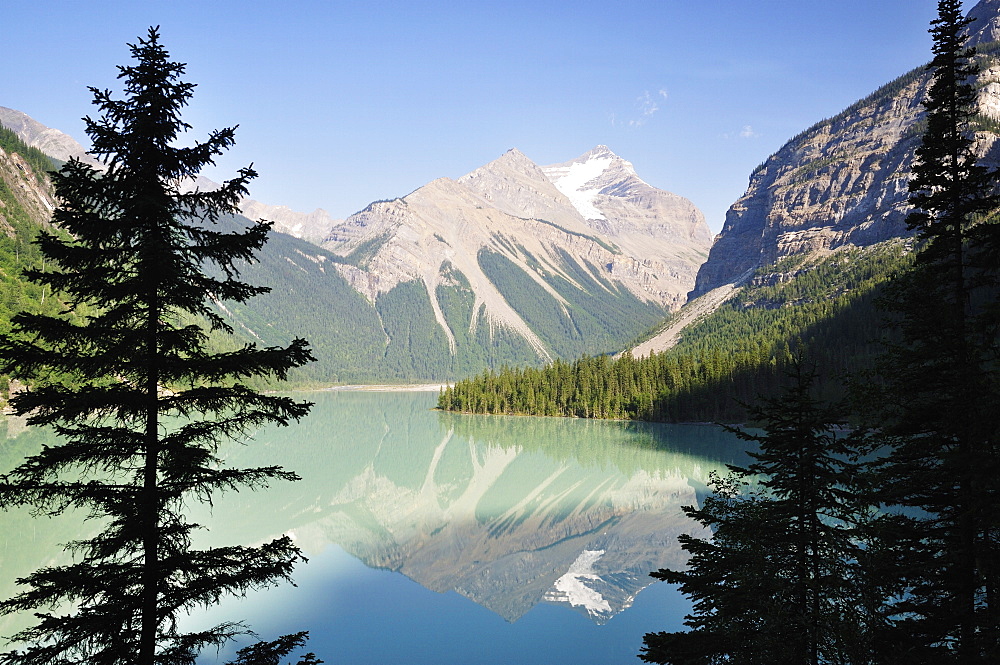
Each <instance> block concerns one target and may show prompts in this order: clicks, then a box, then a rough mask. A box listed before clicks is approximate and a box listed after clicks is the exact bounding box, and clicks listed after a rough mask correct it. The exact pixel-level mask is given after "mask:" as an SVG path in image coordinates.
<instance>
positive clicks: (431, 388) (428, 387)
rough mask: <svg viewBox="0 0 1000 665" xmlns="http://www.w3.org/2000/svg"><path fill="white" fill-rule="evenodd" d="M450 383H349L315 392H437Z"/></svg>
mask: <svg viewBox="0 0 1000 665" xmlns="http://www.w3.org/2000/svg"><path fill="white" fill-rule="evenodd" d="M450 385H451V384H450V383H406V384H392V383H384V384H365V383H358V384H350V385H344V386H330V387H328V388H320V389H318V391H317V392H331V391H348V390H350V391H368V392H438V391H440V390H441V389H442V388H447V387H449V386H450Z"/></svg>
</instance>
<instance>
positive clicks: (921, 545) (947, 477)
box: [876, 0, 1000, 663]
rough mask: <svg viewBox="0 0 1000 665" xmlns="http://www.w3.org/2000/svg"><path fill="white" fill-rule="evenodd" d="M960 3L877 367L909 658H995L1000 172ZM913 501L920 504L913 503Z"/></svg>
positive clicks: (937, 57)
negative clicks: (915, 241) (900, 547)
mask: <svg viewBox="0 0 1000 665" xmlns="http://www.w3.org/2000/svg"><path fill="white" fill-rule="evenodd" d="M969 22H970V19H968V18H963V16H962V13H961V3H960V2H958V1H957V0H941V1H940V2H939V3H938V18H937V19H936V20H935V21H933V22H932V24H931V25H932V29H931V34H932V35H933V37H934V59H933V61H932V62H931V64H930V67H931V69H932V71H933V78H932V83H931V86H930V89H929V91H928V95H927V99H926V101H925V108H926V110H927V130H926V133H925V134H924V136H923V144H922V146H921V147H920V148H919V150H918V152H917V162H916V164H915V165H914V169H913V173H914V175H913V179H912V180H911V183H910V190H911V192H912V196H911V203H912V204H913V205H914V207H915V208H916V211H915V212H914V213H913V214H912V215H911V216H910V218H909V219H908V222H909V224H910V226H911V228H914V229H916V230H917V231H918V237H919V239H920V241H921V250H920V253H919V254H918V257H917V260H916V267H915V270H914V271H913V272H912V273H911V274H910V275H908V276H906V277H905V278H904V279H902V280H900V281H899V282H898V286H897V287H896V288H895V289H894V292H893V293H892V294H891V295H892V297H891V299H889V301H888V303H889V305H888V307H889V310H890V312H891V313H892V314H893V315H894V316H895V317H896V327H897V329H898V331H899V342H898V343H897V344H895V345H893V346H892V347H891V348H890V349H889V352H888V353H887V355H886V357H885V360H884V362H883V365H882V367H881V368H880V369H881V373H882V375H883V376H884V377H885V382H886V388H885V391H884V392H883V393H882V394H881V395H880V397H879V399H878V400H877V403H878V404H879V405H881V406H882V408H881V409H879V410H878V412H877V413H876V419H877V420H876V423H877V424H878V426H879V427H880V430H881V432H882V436H881V437H880V438H879V439H878V440H877V442H878V443H879V444H881V445H883V446H888V447H889V448H890V450H891V453H890V454H889V455H888V458H887V460H886V462H885V464H884V465H883V467H882V475H881V482H882V486H883V490H884V496H883V498H884V499H885V500H886V501H887V502H888V503H890V504H893V505H895V506H899V507H902V508H904V509H908V512H907V510H904V511H903V513H904V514H906V515H908V516H904V515H903V514H901V515H900V516H898V517H897V518H896V519H895V524H896V526H897V532H896V533H895V535H894V536H893V537H894V538H897V539H899V541H900V542H905V543H908V547H907V548H906V550H905V551H904V555H905V556H903V558H902V560H901V562H900V563H901V568H900V570H899V575H900V578H901V580H902V581H903V587H902V588H901V590H900V592H901V593H900V600H899V602H898V603H897V604H896V606H895V610H894V612H895V613H894V615H893V619H894V620H895V621H896V622H897V626H898V627H899V629H900V630H899V634H898V635H897V639H898V643H899V645H900V647H899V653H900V661H899V662H906V663H924V662H935V663H945V662H958V663H996V662H1000V641H998V638H1000V636H998V622H1000V598H998V595H997V594H998V593H1000V585H998V583H1000V577H998V564H1000V560H998V548H997V538H998V529H997V514H998V511H1000V505H998V498H1000V494H998V490H997V487H996V478H997V474H998V473H1000V468H998V461H1000V458H998V456H1000V448H998V445H1000V376H998V374H997V370H998V366H997V342H998V333H1000V327H998V326H997V321H996V317H995V315H994V314H995V308H996V302H997V281H996V278H997V273H996V271H997V268H998V262H997V253H996V251H997V244H996V224H995V223H990V222H989V221H984V220H983V216H984V214H985V213H987V212H989V211H991V210H993V209H995V208H996V207H997V203H998V200H997V198H996V196H995V187H996V182H997V175H996V173H993V172H989V171H987V170H986V169H985V168H983V167H982V166H981V165H979V164H978V163H977V155H976V150H975V137H974V134H973V133H972V129H971V127H970V120H971V119H972V118H973V116H974V114H975V113H976V110H977V107H976V90H975V87H974V84H975V79H974V77H975V74H976V73H977V71H978V69H977V67H976V65H975V62H974V60H973V58H974V55H975V50H974V49H972V48H967V47H966V41H967V37H966V26H967V25H968V24H969ZM913 509H916V510H915V511H914V510H913Z"/></svg>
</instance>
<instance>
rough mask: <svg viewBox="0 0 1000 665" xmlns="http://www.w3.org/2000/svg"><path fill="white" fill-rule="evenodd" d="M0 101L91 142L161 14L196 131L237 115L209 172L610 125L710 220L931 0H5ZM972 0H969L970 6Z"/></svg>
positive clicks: (300, 184)
mask: <svg viewBox="0 0 1000 665" xmlns="http://www.w3.org/2000/svg"><path fill="white" fill-rule="evenodd" d="M3 4H4V7H3V11H2V21H3V28H2V30H0V45H2V51H3V54H4V63H3V67H2V69H0V72H2V73H0V106H7V107H10V108H15V109H18V110H20V111H24V112H25V113H27V114H29V115H31V116H32V117H34V118H35V119H36V120H38V121H39V122H42V123H43V124H46V125H48V126H50V127H55V128H57V129H60V130H62V131H64V132H66V133H68V134H71V135H73V136H74V137H75V138H77V139H78V140H80V141H81V142H82V143H84V144H85V145H87V141H86V136H85V135H84V133H83V124H82V122H81V121H80V118H81V117H82V116H84V115H86V114H90V113H92V112H93V111H92V109H93V107H92V106H91V104H90V99H91V97H90V93H89V92H88V91H87V86H97V87H111V88H112V89H117V88H116V80H115V75H116V73H117V70H116V69H115V65H118V64H123V63H125V62H127V61H128V58H129V52H128V48H127V46H126V43H128V42H134V40H135V38H136V37H137V36H138V35H141V34H145V31H146V28H147V27H148V26H150V25H160V26H161V33H162V41H163V43H164V44H165V45H166V46H167V48H168V49H169V50H170V52H171V54H172V56H173V57H174V58H175V59H176V60H179V61H181V62H186V63H188V75H187V77H186V78H187V80H189V81H192V82H195V83H197V84H198V88H197V89H196V90H195V97H194V101H193V103H192V105H191V106H190V107H189V109H188V111H187V113H186V115H185V119H186V120H187V121H188V122H190V123H191V124H193V125H194V134H193V136H194V137H197V138H201V137H204V136H205V135H206V133H207V132H208V131H209V130H211V129H214V128H217V127H222V126H228V125H233V124H239V125H240V129H239V132H238V134H237V145H236V147H235V148H234V149H233V150H231V151H230V153H229V154H228V155H226V156H225V157H224V158H223V159H221V160H220V162H219V168H218V169H216V170H214V171H213V172H211V173H207V174H206V175H208V176H209V177H212V178H213V179H216V180H220V179H224V178H225V177H228V176H230V175H232V174H233V172H234V171H235V169H236V168H238V167H239V166H242V165H245V164H247V163H249V162H253V163H254V165H255V167H256V168H257V170H258V171H259V172H260V177H259V179H258V180H257V181H255V183H254V184H253V186H252V188H251V196H253V198H256V199H258V200H260V201H263V202H265V203H271V204H282V205H287V206H289V207H291V208H293V209H295V210H302V211H309V210H312V209H314V208H324V209H326V210H327V211H328V212H330V213H331V214H332V215H334V216H338V217H343V216H347V215H349V214H351V213H352V212H355V211H357V210H360V209H361V208H363V207H364V206H365V205H367V204H368V203H369V202H370V201H372V200H376V199H383V198H393V197H396V196H403V195H405V194H407V193H409V192H410V191H412V190H414V189H416V188H417V187H420V186H421V185H423V184H425V183H426V182H429V181H430V180H433V179H435V178H438V177H450V178H457V177H459V176H461V175H463V174H465V173H467V172H469V171H471V170H473V169H475V168H477V167H479V166H481V165H483V164H485V163H487V162H489V161H491V160H492V159H495V158H496V157H499V156H500V155H501V154H503V153H504V152H505V151H506V150H508V149H509V148H513V147H516V148H518V149H519V150H521V151H522V152H523V153H525V154H526V155H527V156H528V157H530V158H531V159H533V160H534V161H535V162H536V163H538V164H541V165H544V164H550V163H555V162H561V161H566V160H568V159H572V158H574V157H576V156H578V155H580V154H582V153H584V152H586V151H587V150H589V149H590V148H592V147H593V146H595V145H597V144H606V145H608V146H609V147H611V149H612V150H614V151H615V152H617V153H618V154H619V155H621V156H622V157H624V158H626V159H628V160H630V161H631V162H632V163H633V164H634V165H635V168H636V171H637V172H638V174H639V175H640V176H641V177H642V178H643V179H644V180H646V181H647V182H649V183H650V184H652V185H654V186H657V187H660V188H663V189H666V190H669V191H672V192H675V193H677V194H680V195H682V196H686V197H688V198H690V199H691V200H692V201H693V202H694V203H695V204H696V205H697V206H698V207H699V208H701V209H702V211H703V212H704V213H705V215H706V218H707V219H708V222H709V225H710V226H711V228H712V230H713V231H718V230H719V229H720V228H721V226H722V222H723V220H724V215H725V211H726V209H727V208H728V207H729V205H730V204H732V203H733V202H734V201H735V200H736V199H737V198H738V197H739V196H740V195H741V194H742V193H743V191H744V190H745V189H746V185H747V178H748V176H749V174H750V171H751V170H752V169H753V168H754V167H755V166H756V165H757V164H758V163H760V162H761V161H763V160H764V159H766V158H767V157H768V155H770V154H771V153H773V152H774V151H775V150H777V149H778V148H780V147H781V145H782V144H783V143H784V142H785V141H787V140H788V139H789V138H791V137H792V136H794V135H795V134H797V133H798V132H799V131H801V130H803V129H805V128H806V127H808V126H810V125H811V124H813V123H814V122H816V121H818V120H821V119H823V118H825V117H828V116H831V115H834V114H836V113H837V112H839V111H840V110H842V109H843V108H844V107H846V106H848V105H850V104H851V103H852V102H854V101H855V100H857V99H859V98H861V97H863V96H865V95H867V94H868V93H870V92H871V91H873V90H874V89H875V88H877V87H879V86H880V85H882V84H884V83H887V82H888V81H890V80H892V79H893V78H895V77H896V76H899V75H900V74H903V73H904V72H906V71H908V70H910V69H912V68H913V67H916V66H919V65H921V64H923V63H925V62H926V61H927V60H929V58H930V37H929V35H928V34H927V27H928V23H929V21H930V20H931V19H932V18H933V17H934V15H935V12H936V6H937V3H936V2H935V0H837V1H836V2H831V1H814V0H757V1H756V2H748V1H746V0H744V1H736V0H644V1H638V0H605V1H603V2H591V1H589V0H575V1H573V2H569V1H562V0H560V1H549V0H530V1H526V2H521V1H519V0H518V1H511V2H504V1H502V0H496V1H493V2H480V1H478V0H464V1H463V2H441V1H424V0H408V1H405V2H402V1H400V2H396V1H388V0H366V1H357V2H355V1H338V0H326V1H322V2H320V1H314V0H284V1H283V2H280V3H279V2H277V1H276V0H269V1H266V2H264V1H255V0H243V1H241V2H235V1H232V0H199V1H197V2H193V1H189V0H169V1H161V0H130V1H128V2H126V1H108V0H87V1H86V2H81V1H80V0H46V2H38V0H5V2H4V3H3ZM973 4H974V3H972V2H971V1H967V2H966V3H965V7H966V9H969V8H971V6H972V5H973Z"/></svg>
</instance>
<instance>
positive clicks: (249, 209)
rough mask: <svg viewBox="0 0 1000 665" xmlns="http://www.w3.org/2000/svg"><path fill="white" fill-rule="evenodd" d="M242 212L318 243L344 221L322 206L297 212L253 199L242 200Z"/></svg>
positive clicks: (279, 229)
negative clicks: (309, 210) (332, 215)
mask: <svg viewBox="0 0 1000 665" xmlns="http://www.w3.org/2000/svg"><path fill="white" fill-rule="evenodd" d="M240 212H242V213H243V214H244V215H245V216H247V217H249V218H250V219H266V220H268V221H271V222H274V229H275V230H276V231H280V232H281V233H287V234H288V235H290V236H294V237H296V238H302V239H303V240H308V241H309V242H313V243H317V244H318V243H319V242H321V241H322V240H323V238H325V237H326V236H327V235H328V234H329V232H330V229H332V228H333V227H334V226H336V225H337V224H340V223H341V222H342V221H343V220H340V219H334V218H333V217H331V216H330V214H329V213H327V211H326V210H323V209H322V208H317V209H316V210H313V211H312V212H297V211H295V210H292V209H291V208H289V207H288V206H283V205H268V204H266V203H261V202H260V201H255V200H253V199H243V200H242V201H240Z"/></svg>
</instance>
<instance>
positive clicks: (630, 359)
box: [439, 0, 1000, 421]
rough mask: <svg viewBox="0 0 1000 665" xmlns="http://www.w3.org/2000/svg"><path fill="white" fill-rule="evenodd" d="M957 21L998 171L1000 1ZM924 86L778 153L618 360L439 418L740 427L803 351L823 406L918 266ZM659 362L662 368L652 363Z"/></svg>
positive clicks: (471, 384) (877, 342)
mask: <svg viewBox="0 0 1000 665" xmlns="http://www.w3.org/2000/svg"><path fill="white" fill-rule="evenodd" d="M969 15H970V16H971V17H972V18H974V19H975V20H974V22H973V23H972V24H971V25H970V30H971V34H970V42H971V43H972V44H975V45H976V47H977V50H978V52H979V58H978V64H979V65H980V73H979V74H978V80H977V81H976V85H975V89H976V90H977V93H978V112H977V114H976V115H975V116H974V117H973V118H972V130H973V131H974V132H975V146H976V150H977V152H978V154H979V155H980V163H981V164H982V165H983V166H985V167H987V168H990V169H1000V141H998V139H1000V42H998V41H997V39H998V37H1000V0H983V1H982V2H980V3H978V4H977V5H976V6H975V7H974V8H973V9H972V10H971V11H970V12H969ZM930 78H931V74H930V72H928V71H927V68H926V67H920V68H917V69H914V70H913V71H911V72H909V73H906V74H904V75H903V76H901V77H899V78H898V79H896V80H894V81H892V82H890V83H888V84H886V85H884V86H882V87H881V88H879V89H878V90H876V91H875V92H874V93H872V94H871V95H869V96H868V97H866V98H864V99H862V100H860V101H858V102H857V103H855V104H852V105H851V106H850V107H848V108H847V109H845V110H844V111H843V112H841V113H839V114H837V115H836V116H834V117H832V118H828V119H825V120H822V121H820V122H818V123H816V124H815V125H813V126H812V127H809V128H808V129H806V130H805V131H803V132H801V133H800V134H799V135H797V136H795V137H793V138H792V139H791V140H789V141H788V142H787V143H786V144H785V145H784V146H783V147H782V148H781V149H779V150H778V151H777V152H776V153H774V154H773V155H771V156H770V157H769V158H768V159H767V160H765V161H764V162H763V163H762V164H761V165H760V166H759V167H758V168H757V169H755V170H754V171H753V173H752V174H751V175H750V182H749V187H748V188H747V190H746V193H745V194H744V195H743V196H741V197H740V198H739V200H737V201H736V202H735V203H734V204H733V206H732V207H731V208H730V210H729V212H728V215H727V218H726V223H725V226H724V227H723V229H722V231H721V233H720V234H719V235H718V236H717V238H716V241H715V244H714V245H713V246H712V249H711V252H710V253H709V258H708V260H707V261H706V262H705V263H704V264H703V265H702V266H701V268H700V269H699V271H698V277H697V280H696V285H695V288H694V289H693V290H692V291H691V293H690V294H689V300H688V302H687V303H686V304H685V305H684V306H683V307H682V308H681V309H680V310H679V311H678V312H675V313H673V314H672V315H671V316H670V317H669V318H668V319H667V320H666V322H665V323H664V324H662V325H661V326H660V328H659V330H658V331H657V332H656V333H655V334H653V335H651V336H650V337H649V338H648V339H646V340H643V341H641V342H640V343H638V344H636V345H634V346H633V347H632V348H631V353H630V354H624V355H620V356H619V357H618V358H617V359H615V360H609V359H605V358H595V359H585V358H584V359H580V360H579V361H575V362H574V363H572V364H570V365H569V366H558V365H550V366H549V367H546V368H544V369H543V370H541V371H534V370H531V371H527V370H525V371H520V372H517V371H511V372H504V373H500V374H499V375H497V376H490V377H485V376H482V377H477V378H475V379H472V380H469V381H462V382H458V383H457V384H456V385H455V387H454V388H452V389H449V390H447V391H445V393H444V394H443V395H442V398H441V400H440V402H439V406H441V407H442V408H447V409H452V410H458V411H475V412H478V413H521V414H541V415H568V416H575V417H602V418H636V419H654V420H694V421H705V420H710V421H738V420H740V419H742V418H745V417H746V413H745V412H744V411H743V409H742V407H741V406H740V405H741V404H746V403H750V402H754V401H756V400H757V399H758V398H759V397H760V396H761V395H765V396H767V395H775V394H777V392H778V391H779V390H780V388H781V386H782V384H783V382H784V380H785V370H786V368H787V367H788V365H789V364H790V363H791V362H792V361H793V359H794V358H795V357H797V355H798V354H799V353H800V352H804V353H805V354H806V357H807V358H808V359H809V361H810V362H812V363H815V365H816V368H817V371H818V372H819V379H818V380H817V383H816V386H815V387H816V389H817V390H818V391H819V393H820V394H822V396H823V397H825V398H828V399H830V400H831V401H832V402H833V401H836V400H838V399H840V398H842V397H843V396H844V382H843V377H844V376H845V375H852V376H859V373H861V372H868V371H871V369H872V367H873V366H874V363H875V359H876V358H877V357H878V356H879V355H880V354H881V353H883V352H884V349H883V346H882V344H881V340H882V338H883V336H884V334H885V330H883V329H882V323H883V317H884V312H883V311H882V310H881V309H880V308H879V307H878V306H877V302H878V300H879V298H880V297H881V296H882V295H883V290H884V287H885V286H886V285H887V284H888V283H889V282H890V281H891V280H892V279H893V278H894V277H895V276H896V275H898V274H900V273H901V272H903V271H906V270H908V269H909V267H910V266H911V265H912V261H913V258H914V253H913V245H914V243H913V232H911V231H910V230H908V229H907V227H906V217H907V215H908V213H909V211H910V206H909V203H908V199H909V191H908V189H909V188H908V185H909V181H910V177H911V170H912V165H913V162H914V158H915V154H916V149H917V147H918V145H919V144H920V141H921V137H922V135H923V133H924V126H925V124H926V119H925V113H924V110H923V107H922V101H923V99H924V96H925V93H926V90H927V87H928V85H929V82H930ZM664 352H666V353H664Z"/></svg>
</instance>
